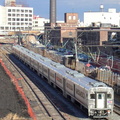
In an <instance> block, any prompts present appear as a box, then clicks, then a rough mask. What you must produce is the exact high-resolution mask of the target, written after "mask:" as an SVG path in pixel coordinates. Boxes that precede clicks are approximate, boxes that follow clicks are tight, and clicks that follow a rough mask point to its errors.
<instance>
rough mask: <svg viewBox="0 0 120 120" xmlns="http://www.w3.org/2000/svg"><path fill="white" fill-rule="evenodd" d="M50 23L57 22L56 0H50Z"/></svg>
mask: <svg viewBox="0 0 120 120" xmlns="http://www.w3.org/2000/svg"><path fill="white" fill-rule="evenodd" d="M50 23H56V0H50Z"/></svg>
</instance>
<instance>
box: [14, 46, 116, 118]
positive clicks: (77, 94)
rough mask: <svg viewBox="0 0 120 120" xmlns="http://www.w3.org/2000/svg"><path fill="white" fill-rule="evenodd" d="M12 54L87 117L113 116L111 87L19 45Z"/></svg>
mask: <svg viewBox="0 0 120 120" xmlns="http://www.w3.org/2000/svg"><path fill="white" fill-rule="evenodd" d="M13 54H14V55H15V56H17V57H18V58H19V59H21V60H22V61H24V63H25V64H28V65H29V66H30V68H32V69H34V70H36V71H37V73H38V74H39V75H41V76H42V77H45V78H46V79H47V80H48V83H49V84H51V85H53V86H54V87H55V88H59V89H60V90H61V91H62V93H63V95H64V96H65V97H66V98H69V99H70V100H71V101H72V102H73V103H75V104H77V105H78V106H79V108H80V109H82V110H83V111H85V112H86V113H87V114H88V116H89V117H93V118H106V117H109V116H111V115H112V113H113V106H114V92H113V89H112V88H111V87H109V86H107V85H106V84H104V83H102V82H99V81H96V80H94V79H91V78H89V77H86V76H84V75H83V74H81V73H79V72H77V71H75V70H71V69H69V68H67V67H65V66H64V65H62V64H60V63H55V62H53V61H52V60H50V59H48V58H45V57H43V56H41V55H39V54H36V53H34V52H33V51H30V50H28V49H26V48H24V47H22V46H19V45H15V46H13Z"/></svg>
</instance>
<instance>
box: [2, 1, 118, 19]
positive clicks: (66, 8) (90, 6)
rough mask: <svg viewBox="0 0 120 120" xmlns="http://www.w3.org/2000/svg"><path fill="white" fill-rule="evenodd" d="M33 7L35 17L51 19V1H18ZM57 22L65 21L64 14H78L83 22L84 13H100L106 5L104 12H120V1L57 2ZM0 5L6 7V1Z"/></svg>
mask: <svg viewBox="0 0 120 120" xmlns="http://www.w3.org/2000/svg"><path fill="white" fill-rule="evenodd" d="M16 1H17V2H20V3H24V4H27V5H28V6H29V7H33V9H34V15H39V16H40V17H44V18H46V19H47V18H48V19H49V2H50V0H16ZM56 1H57V20H64V13H72V12H73V13H74V12H75V13H78V15H79V19H80V20H81V21H83V17H84V12H87V11H99V10H100V5H101V4H103V5H104V11H108V9H109V8H116V10H117V12H120V0H56ZM0 5H4V0H0Z"/></svg>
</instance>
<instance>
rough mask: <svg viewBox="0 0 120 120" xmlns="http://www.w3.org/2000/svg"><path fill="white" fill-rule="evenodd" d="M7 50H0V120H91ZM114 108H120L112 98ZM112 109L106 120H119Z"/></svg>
mask: <svg viewBox="0 0 120 120" xmlns="http://www.w3.org/2000/svg"><path fill="white" fill-rule="evenodd" d="M11 47H12V46H11V45H1V46H0V48H1V55H0V56H1V59H2V60H1V61H2V62H1V65H2V66H3V67H4V69H3V67H2V66H0V80H1V84H0V93H1V96H0V99H1V100H0V106H1V108H0V109H1V112H0V113H1V114H0V120H16V119H17V120H24V119H25V120H26V119H27V120H31V119H34V120H90V119H91V118H89V117H88V116H87V115H86V114H85V113H84V112H82V111H81V110H80V109H78V108H77V107H76V106H75V105H74V104H73V103H72V102H70V101H69V100H68V99H66V98H64V97H63V96H62V94H61V93H60V92H59V91H58V90H57V89H55V88H53V87H51V86H50V85H49V84H48V83H47V82H46V80H44V81H43V80H42V79H44V78H42V77H40V76H38V75H37V73H36V72H35V71H32V70H31V69H30V68H29V67H28V66H27V65H25V64H23V61H20V60H18V58H16V57H15V56H13V55H12V54H11V52H12V49H11ZM53 96H54V97H53ZM115 104H116V105H115V106H116V107H117V106H118V107H119V105H120V97H119V95H116V94H115ZM116 109H117V110H116ZM116 109H115V110H114V111H115V112H114V113H113V116H112V117H110V118H108V119H109V120H119V119H120V116H119V115H118V114H119V111H120V109H119V108H116ZM103 120H104V119H103Z"/></svg>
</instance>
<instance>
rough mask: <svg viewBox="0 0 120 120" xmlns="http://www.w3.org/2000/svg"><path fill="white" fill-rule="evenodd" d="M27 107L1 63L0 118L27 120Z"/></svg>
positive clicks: (0, 119) (2, 119)
mask: <svg viewBox="0 0 120 120" xmlns="http://www.w3.org/2000/svg"><path fill="white" fill-rule="evenodd" d="M28 118H29V115H28V113H27V108H26V105H25V103H24V101H23V100H22V98H21V97H20V95H19V94H18V92H17V91H16V89H15V86H14V85H13V84H12V82H11V80H10V78H9V77H8V75H6V73H5V72H4V70H3V68H2V66H1V65H0V120H24V119H25V120H27V119H28Z"/></svg>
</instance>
